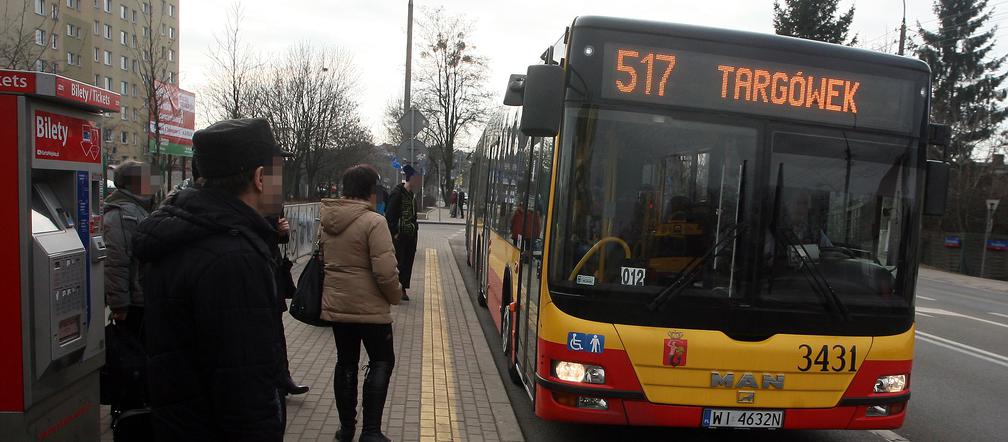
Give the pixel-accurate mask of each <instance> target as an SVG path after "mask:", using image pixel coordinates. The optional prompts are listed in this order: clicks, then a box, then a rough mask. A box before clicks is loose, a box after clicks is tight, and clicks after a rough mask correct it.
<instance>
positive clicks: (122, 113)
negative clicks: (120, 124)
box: [119, 106, 129, 121]
mask: <svg viewBox="0 0 1008 442" xmlns="http://www.w3.org/2000/svg"><path fill="white" fill-rule="evenodd" d="M119 116H120V117H121V118H122V119H123V121H126V119H127V118H129V107H126V106H123V107H122V109H120V110H119Z"/></svg>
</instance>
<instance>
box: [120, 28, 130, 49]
mask: <svg viewBox="0 0 1008 442" xmlns="http://www.w3.org/2000/svg"><path fill="white" fill-rule="evenodd" d="M119 44H121V45H123V46H129V34H127V33H126V31H119Z"/></svg>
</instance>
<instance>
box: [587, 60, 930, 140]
mask: <svg viewBox="0 0 1008 442" xmlns="http://www.w3.org/2000/svg"><path fill="white" fill-rule="evenodd" d="M742 50H744V48H740V51H739V52H742ZM602 82H603V83H602V96H603V97H604V98H611V99H620V100H632V101H640V102H649V103H656V104H667V105H675V106H687V107H695V108H703V109H710V110H725V111H732V112H744V113H751V114H758V115H765V116H770V117H780V118H789V119H800V120H811V121H816V122H820V123H829V124H840V125H845V126H851V127H859V128H874V129H883V130H890V131H899V132H908V131H910V130H911V129H912V128H913V122H914V119H913V116H914V115H915V113H914V102H915V101H916V99H917V98H919V97H918V96H917V95H918V94H919V93H920V92H919V91H916V90H915V89H916V86H915V85H914V82H913V81H910V80H904V79H898V78H887V77H882V76H876V75H869V74H862V73H854V72H843V71H837V70H830V69H823V68H819V67H816V66H801V65H797V64H786V63H775V62H765V61H760V60H754V59H747V58H741V57H730V56H723V55H719V54H707V53H700V52H693V51H685V50H678V49H671V48H652V47H642V46H635V45H626V44H616V43H607V44H606V45H605V54H604V62H603V73H602Z"/></svg>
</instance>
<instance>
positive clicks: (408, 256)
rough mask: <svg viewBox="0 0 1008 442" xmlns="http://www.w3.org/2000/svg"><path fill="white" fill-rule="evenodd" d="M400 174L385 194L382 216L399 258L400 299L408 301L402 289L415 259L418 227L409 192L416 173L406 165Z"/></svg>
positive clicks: (407, 283)
mask: <svg viewBox="0 0 1008 442" xmlns="http://www.w3.org/2000/svg"><path fill="white" fill-rule="evenodd" d="M402 173H403V182H401V183H399V185H398V186H396V188H395V189H392V193H391V194H389V200H388V205H387V206H386V207H385V219H386V220H387V221H388V227H389V232H390V233H391V234H392V243H393V244H394V245H395V252H396V253H395V254H396V260H397V261H399V282H400V283H401V284H402V286H403V293H402V300H403V301H409V299H410V298H409V295H407V294H406V289H408V288H409V286H410V278H412V275H413V259H414V258H416V247H417V237H418V236H417V235H418V234H419V228H420V225H419V224H418V223H417V209H416V196H415V194H414V193H413V192H414V191H416V189H417V188H419V187H420V173H419V172H417V170H416V169H414V168H413V166H410V165H408V164H407V165H406V166H403V168H402Z"/></svg>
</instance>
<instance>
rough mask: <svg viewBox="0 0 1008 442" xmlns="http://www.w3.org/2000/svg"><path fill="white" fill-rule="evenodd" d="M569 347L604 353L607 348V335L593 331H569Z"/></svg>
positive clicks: (573, 349)
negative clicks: (592, 332) (593, 332)
mask: <svg viewBox="0 0 1008 442" xmlns="http://www.w3.org/2000/svg"><path fill="white" fill-rule="evenodd" d="M567 349H568V350H570V351H586V352H588V353H602V351H603V350H605V336H604V335H595V334H591V333H577V332H570V333H567Z"/></svg>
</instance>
